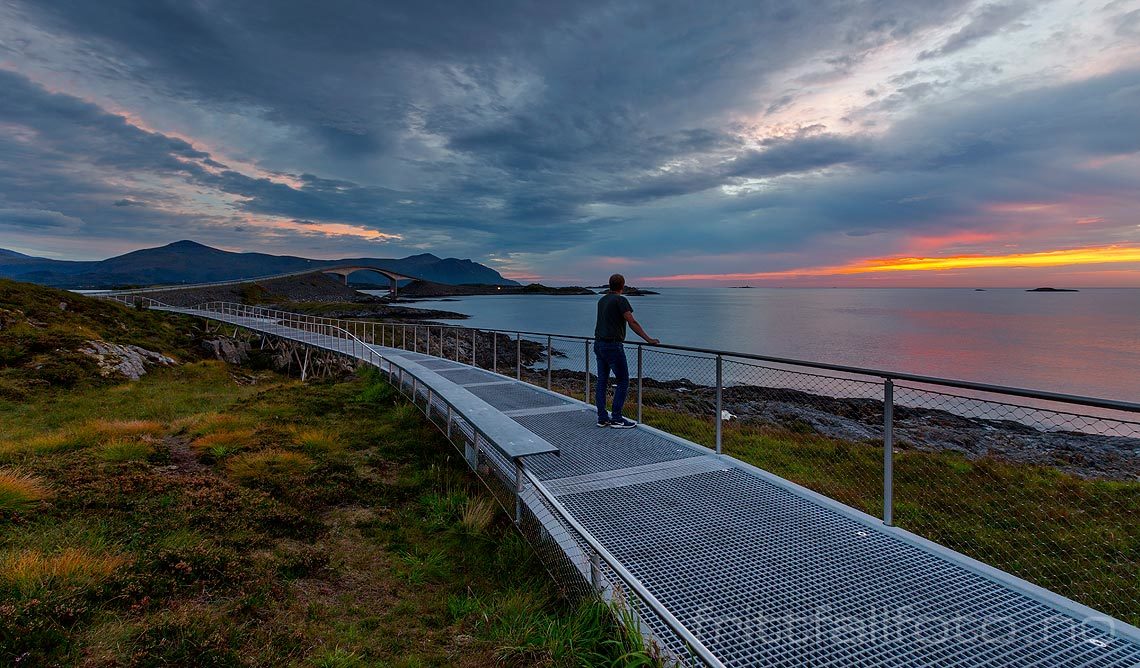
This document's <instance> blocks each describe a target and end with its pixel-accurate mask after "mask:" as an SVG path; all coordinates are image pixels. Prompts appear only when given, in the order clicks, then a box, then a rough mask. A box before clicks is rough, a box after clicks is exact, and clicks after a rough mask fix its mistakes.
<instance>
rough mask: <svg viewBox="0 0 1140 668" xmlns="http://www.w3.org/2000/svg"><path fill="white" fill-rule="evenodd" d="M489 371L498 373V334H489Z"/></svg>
mask: <svg viewBox="0 0 1140 668" xmlns="http://www.w3.org/2000/svg"><path fill="white" fill-rule="evenodd" d="M491 371H494V372H495V373H499V333H498V332H495V331H492V332H491Z"/></svg>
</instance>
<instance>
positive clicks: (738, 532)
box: [166, 308, 1140, 668]
mask: <svg viewBox="0 0 1140 668" xmlns="http://www.w3.org/2000/svg"><path fill="white" fill-rule="evenodd" d="M166 310H171V311H177V312H180V313H185V314H188V315H196V316H202V317H205V318H210V319H213V320H216V321H222V322H228V323H231V324H234V325H238V326H240V327H242V328H246V329H249V330H254V331H258V332H262V333H266V334H270V335H272V336H276V337H282V338H286V339H292V340H295V341H299V342H302V343H305V344H309V345H312V346H317V347H319V348H323V349H326V350H332V351H337V352H341V353H344V354H347V355H352V356H354V357H357V358H360V359H363V360H365V361H366V362H369V363H371V364H374V365H376V366H379V367H380V368H381V369H382V370H385V371H387V372H388V373H389V374H390V377H392V378H393V379H395V380H397V382H400V383H401V384H403V385H405V387H406V386H407V384H408V383H409V382H411V381H410V380H409V377H415V378H416V379H417V380H416V381H415V382H416V384H417V385H418V389H419V391H420V392H421V393H422V392H426V391H427V390H429V389H430V390H431V391H432V392H433V393H435V396H442V397H449V399H448V401H449V402H451V403H452V404H453V405H454V406H455V410H457V411H460V412H462V413H464V416H463V417H464V419H467V420H469V422H470V424H472V425H474V426H476V427H478V428H479V430H480V431H481V433H483V434H485V435H487V436H485V438H488V439H490V440H493V439H494V438H495V437H494V436H493V434H495V433H505V434H507V438H511V437H512V435H517V433H518V431H519V430H518V429H517V428H518V427H520V426H521V427H522V428H523V431H525V433H526V435H527V436H528V437H530V438H529V440H527V439H526V438H524V439H523V440H524V441H527V442H526V443H523V444H521V445H519V444H518V443H516V444H515V445H511V444H508V445H507V446H506V449H505V451H497V456H496V457H493V458H492V459H499V460H501V461H503V462H508V461H509V460H510V458H509V455H510V454H511V453H510V451H511V450H512V448H514V447H516V446H517V447H519V448H521V449H520V450H518V451H517V453H516V454H519V455H520V457H519V460H518V461H520V462H521V463H522V464H521V465H522V466H525V467H526V469H527V470H528V471H530V472H531V474H532V475H533V479H534V480H536V481H537V484H538V485H541V486H542V488H543V489H542V490H541V491H542V492H543V493H544V494H548V495H551V496H552V497H553V498H555V499H556V500H557V502H558V505H560V509H559V510H560V511H561V512H567V513H569V514H570V515H572V516H573V518H574V520H575V521H576V522H577V523H578V524H579V525H580V526H581V527H584V528H585V530H586V531H588V532H590V533H591V534H593V536H594V538H596V540H597V541H598V542H599V543H600V544H601V545H602V546H604V548H605V549H606V550H607V551H608V552H609V553H610V555H612V557H614V558H616V559H617V560H618V561H619V562H620V563H621V565H622V566H623V567H624V568H625V569H626V570H627V571H628V574H632V576H633V577H635V578H636V579H637V580H639V581H640V583H641V584H642V585H643V586H644V587H645V589H647V590H648V591H649V592H651V593H652V595H653V596H654V597H655V598H656V600H657V602H659V603H660V605H662V606H664V607H665V608H666V609H667V610H668V612H669V613H671V614H672V615H673V617H675V619H676V620H678V621H679V622H680V623H681V624H683V625H684V627H685V628H686V629H687V630H688V631H689V632H691V634H692V636H693V637H695V638H696V639H697V640H698V641H699V643H700V644H701V645H702V646H703V647H704V648H705V649H707V652H708V653H710V654H711V655H712V656H713V657H715V660H714V661H707V660H706V663H712V664H713V665H717V664H719V665H724V666H1019V667H1028V666H1037V667H1057V666H1073V667H1076V666H1082V667H1084V666H1088V667H1091V666H1104V667H1109V666H1112V667H1116V666H1123V667H1125V668H1137V667H1140V634H1138V633H1137V631H1138V630H1137V629H1136V628H1135V627H1132V626H1129V625H1126V624H1123V623H1122V622H1119V621H1117V620H1113V619H1111V618H1108V617H1105V616H1102V615H1099V614H1098V613H1096V612H1095V611H1093V610H1091V609H1089V608H1085V607H1083V606H1081V605H1080V604H1077V603H1075V602H1073V601H1071V600H1069V599H1065V598H1063V597H1061V596H1059V595H1057V594H1054V593H1052V592H1049V591H1047V590H1044V589H1041V588H1039V587H1036V586H1034V585H1032V584H1029V583H1027V582H1025V581H1023V580H1020V579H1018V578H1015V577H1013V576H1011V575H1008V574H1006V573H1004V572H1001V571H997V570H995V569H993V568H990V567H988V566H986V565H984V564H981V563H979V562H976V561H974V560H972V559H969V558H968V557H965V556H963V555H960V554H958V553H956V552H952V551H950V550H948V549H946V548H943V547H941V546H938V545H935V544H933V543H930V542H928V541H925V540H923V539H922V538H919V537H917V536H915V535H913V534H910V533H909V532H906V531H903V530H901V529H897V528H894V527H889V526H885V525H884V524H883V523H882V522H881V521H880V520H879V519H877V518H874V517H871V516H869V515H866V514H864V513H861V512H859V511H856V510H853V509H851V508H849V507H847V506H844V505H841V504H839V503H837V502H835V501H833V500H831V499H828V498H826V497H823V496H821V495H818V494H816V493H814V492H811V491H809V490H806V489H804V488H802V487H799V486H797V485H795V484H793V483H791V482H788V481H786V480H783V479H782V478H779V477H776V476H774V475H772V474H770V473H768V472H765V471H762V470H760V469H757V468H755V467H752V466H750V465H748V464H745V463H742V462H739V461H737V460H735V459H732V458H731V457H728V456H718V455H716V454H715V453H713V452H712V451H710V450H708V449H706V448H704V447H701V446H699V445H696V444H694V443H690V442H687V441H684V440H682V439H679V438H677V437H675V436H672V435H669V434H666V433H663V432H660V431H657V430H654V429H652V428H648V427H645V426H639V427H638V428H636V429H631V430H625V431H622V430H614V429H599V428H598V427H596V426H595V424H594V422H595V413H594V410H593V408H592V407H591V406H589V405H587V404H584V403H582V402H580V401H577V400H574V399H571V398H569V397H566V396H563V395H560V394H556V393H552V392H549V391H547V390H545V389H542V388H538V387H535V386H532V385H530V384H527V383H524V382H520V381H516V380H515V379H513V378H509V377H506V376H503V375H499V374H495V373H492V372H490V371H487V370H484V369H479V368H476V367H472V366H470V365H467V364H463V363H459V362H455V361H452V360H447V359H442V358H439V357H432V356H429V355H425V354H419V353H413V352H409V351H406V350H401V349H397V348H389V347H384V346H379V345H371V344H364V343H362V342H359V341H356V340H352V339H345V338H338V337H336V336H329V335H325V334H319V333H314V332H308V331H302V330H300V329H297V328H294V327H292V326H290V325H289V324H288V321H285V320H278V319H276V318H263V317H245V316H239V315H232V314H230V315H222V314H219V313H216V312H213V311H200V310H197V309H174V308H170V309H166ZM404 373H406V374H408V376H403V374H404ZM425 385H426V386H427V388H425ZM456 401H459V402H460V404H464V405H463V407H462V408H460V407H458V405H456V404H455V402H456ZM439 405H440V406H443V404H439ZM437 410H438V408H437ZM507 423H509V424H507ZM484 447H485V446H484ZM555 450H557V453H555ZM528 453H530V454H528ZM505 467H506V466H505ZM537 491H539V490H534V489H532V490H530V491H529V492H528V493H526V494H524V495H521V498H522V499H523V503H525V504H527V506H528V509H529V511H530V512H532V513H534V515H535V517H537V518H538V519H539V520H540V521H542V522H543V523H544V524H546V525H548V526H549V527H550V528H551V533H552V534H553V535H554V537H555V539H556V540H559V537H560V536H561V538H560V542H561V545H562V547H563V549H564V552H565V553H566V554H567V556H568V557H569V558H570V559H571V560H573V561H574V562H575V565H576V567H577V568H578V570H579V572H580V573H582V574H583V575H585V576H587V577H588V574H589V572H590V569H589V564H588V559H587V558H586V557H585V556H584V553H583V550H582V549H581V547H582V545H583V544H582V543H581V542H580V541H577V540H573V539H570V538H568V537H567V536H566V535H565V533H566V532H565V531H564V530H563V529H560V528H559V527H561V526H564V525H562V524H559V523H558V522H557V521H556V520H555V518H552V517H551V514H552V512H554V511H552V510H551V508H552V507H553V506H552V505H551V504H548V503H547V504H544V503H540V501H541V499H539V498H538V496H537V494H536V493H537ZM604 570H605V572H606V573H608V574H610V575H612V573H613V571H612V569H604ZM611 581H612V580H611ZM602 586H603V587H605V585H604V584H603V585H602ZM614 592H615V589H614V587H612V586H611V587H609V588H607V589H605V591H604V594H605V595H606V596H607V597H613V596H614ZM643 623H644V624H645V627H644V628H648V630H649V631H650V632H651V633H652V634H653V635H655V636H656V637H657V638H658V639H659V642H660V643H661V644H662V645H664V646H666V647H669V648H671V649H672V650H673V651H675V652H677V653H678V654H680V653H683V652H684V649H683V644H682V641H680V640H679V639H678V637H677V635H676V634H675V633H672V632H671V631H669V629H668V628H666V627H665V626H664V625H663V623H662V621H661V619H660V618H659V617H657V616H655V615H652V614H648V615H643ZM693 661H694V662H696V660H695V659H694V660H693Z"/></svg>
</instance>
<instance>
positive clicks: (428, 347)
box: [424, 327, 431, 355]
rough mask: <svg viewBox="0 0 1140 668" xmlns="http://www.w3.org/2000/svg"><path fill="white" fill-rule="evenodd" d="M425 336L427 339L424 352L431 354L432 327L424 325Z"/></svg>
mask: <svg viewBox="0 0 1140 668" xmlns="http://www.w3.org/2000/svg"><path fill="white" fill-rule="evenodd" d="M424 336H426V337H427V339H426V340H425V341H424V352H425V353H427V354H428V355H430V354H431V327H424Z"/></svg>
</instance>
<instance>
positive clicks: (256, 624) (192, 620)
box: [0, 284, 644, 667]
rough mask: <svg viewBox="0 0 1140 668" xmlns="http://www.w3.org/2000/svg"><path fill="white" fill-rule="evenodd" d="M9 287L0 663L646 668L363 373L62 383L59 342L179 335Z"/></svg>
mask: <svg viewBox="0 0 1140 668" xmlns="http://www.w3.org/2000/svg"><path fill="white" fill-rule="evenodd" d="M2 287H3V289H4V290H5V292H4V295H5V296H4V300H3V306H2V308H4V309H6V312H8V313H14V312H16V311H19V312H20V313H22V316H21V317H23V318H27V319H28V321H29V324H25V325H19V324H17V325H16V326H15V327H14V329H16V330H17V332H16V333H15V334H8V333H7V332H0V334H5V338H4V339H3V341H4V345H5V346H8V348H7V349H9V350H11V349H12V346H13V345H14V342H16V343H19V345H22V346H24V348H23V349H21V350H20V351H19V353H18V354H11V355H10V358H9V359H14V360H15V361H17V362H18V365H17V366H14V367H8V368H5V369H4V373H5V374H6V375H7V376H8V377H9V380H10V381H11V380H12V379H15V380H14V381H12V382H17V381H18V382H20V383H24V386H23V388H22V390H21V395H20V397H19V398H13V397H6V398H0V665H21V666H22V665H29V666H31V665H36V666H38V665H63V666H328V667H332V666H337V667H352V666H404V667H413V666H487V665H526V666H531V665H546V666H582V665H588V666H593V665H631V664H637V663H639V662H640V661H642V660H643V659H644V657H643V656H642V655H641V654H640V653H639V652H638V651H637V650H636V648H635V647H634V646H633V645H632V644H631V643H630V642H629V641H628V640H627V639H626V638H627V636H626V635H625V634H624V633H622V632H621V629H620V628H615V627H614V625H613V623H612V622H611V621H610V617H609V615H608V614H607V611H606V610H605V609H604V608H600V607H598V606H597V605H593V604H585V605H584V606H581V607H579V606H572V605H570V604H569V603H567V602H565V601H562V600H560V599H559V598H558V596H557V595H556V593H555V591H554V589H553V587H552V585H551V583H550V581H549V580H548V578H547V577H546V575H545V571H544V570H543V569H542V566H541V564H539V563H538V562H537V561H536V558H535V557H534V555H533V553H532V552H531V550H530V548H529V546H528V545H527V544H526V543H525V541H524V540H523V539H522V538H521V537H519V535H518V534H517V533H516V532H515V530H514V528H513V527H512V526H511V524H510V523H509V522H508V521H507V520H506V518H505V516H504V514H503V513H502V512H501V511H500V510H499V508H498V506H497V505H495V503H494V501H493V500H492V499H491V497H490V496H489V495H488V494H487V493H486V492H485V491H484V490H483V489H482V487H481V486H479V485H478V483H477V481H476V479H475V478H473V477H472V476H470V475H469V474H468V472H467V470H466V467H465V465H464V464H463V463H462V459H461V457H459V456H457V455H456V453H455V451H454V450H453V449H452V447H451V445H450V444H448V443H447V442H446V441H445V440H444V439H443V437H442V436H441V435H440V434H439V433H438V431H437V430H436V429H435V428H434V427H433V426H431V425H429V424H428V423H427V422H426V421H424V420H423V419H422V417H421V416H420V414H419V412H418V411H417V409H415V408H414V407H412V406H410V405H408V404H406V403H405V402H404V401H403V400H402V399H401V398H400V397H398V396H397V395H396V394H395V393H394V391H393V390H392V389H391V388H390V387H389V386H388V385H387V384H385V383H384V382H382V381H380V380H379V379H378V378H374V377H370V376H365V377H357V378H352V379H349V380H345V381H342V382H335V383H334V382H330V383H327V384H319V385H314V384H307V385H306V384H301V383H300V382H298V381H296V380H295V379H290V378H287V377H284V376H281V375H279V374H275V373H272V372H268V371H258V372H251V371H250V370H248V369H246V370H242V372H241V373H235V372H234V369H232V368H230V367H227V366H226V365H224V364H222V363H221V362H216V361H201V360H199V361H190V362H188V363H185V364H182V365H179V366H177V367H173V368H166V369H159V370H157V371H154V372H152V373H151V374H148V375H147V376H145V377H144V378H143V379H142V380H140V381H138V382H111V381H106V380H96V379H94V378H81V379H79V381H78V382H76V383H73V384H72V386H71V387H65V385H66V384H65V383H55V382H49V381H48V380H47V379H45V377H42V376H40V375H38V374H40V373H42V371H43V367H39V368H37V362H36V360H42V359H43V357H42V356H43V355H45V354H46V353H48V352H50V351H51V350H52V346H54V345H60V343H61V342H62V344H65V345H70V344H71V343H73V342H74V341H73V340H72V339H69V338H67V337H68V336H69V334H68V332H69V331H70V328H72V327H82V328H83V330H84V332H85V335H98V336H102V337H106V338H108V339H110V340H119V341H129V342H133V343H139V344H140V345H148V346H149V347H152V348H153V349H157V350H159V351H162V352H167V353H168V354H169V353H175V352H178V351H181V352H183V353H186V354H189V353H190V351H191V348H190V347H188V344H187V343H185V342H184V339H185V338H186V337H187V335H188V334H189V333H191V329H192V328H191V326H190V324H189V323H188V322H185V321H177V320H170V321H167V320H166V319H165V317H164V316H161V315H158V314H149V313H140V312H134V311H131V310H129V309H123V308H119V307H116V306H114V305H109V304H102V303H91V302H90V300H85V299H75V300H74V303H73V302H72V301H70V300H71V298H70V297H68V296H67V295H64V294H62V293H57V292H55V291H50V290H46V291H42V292H41V290H42V289H40V288H27V287H20V286H12V285H10V284H5V285H3V286H2ZM17 293H18V294H17ZM40 297H50V298H51V299H50V300H47V301H45V302H44V303H43V304H40V303H39V302H40V301H41V300H40V299H39V298H40ZM63 299H66V300H68V308H67V309H66V310H58V313H57V312H56V310H53V308H52V307H53V306H55V307H57V306H58V303H59V301H60V300H63ZM6 329H7V328H6ZM49 340H51V341H54V342H55V343H47V341H49ZM144 342H145V343H144ZM167 346H170V347H167ZM623 639H626V640H623Z"/></svg>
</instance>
